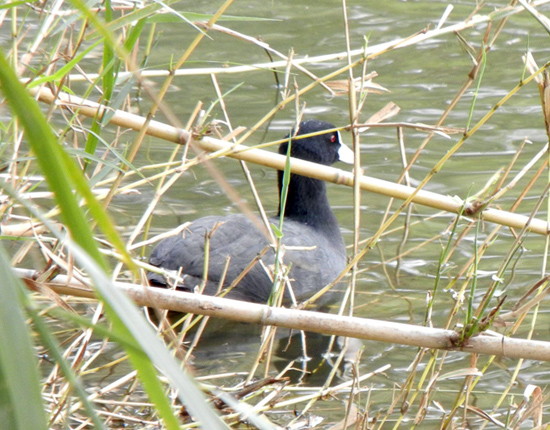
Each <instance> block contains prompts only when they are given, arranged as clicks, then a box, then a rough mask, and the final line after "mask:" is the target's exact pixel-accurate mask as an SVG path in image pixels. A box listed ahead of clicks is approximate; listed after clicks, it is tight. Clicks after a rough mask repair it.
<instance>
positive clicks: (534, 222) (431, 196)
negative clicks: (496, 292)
mask: <svg viewBox="0 0 550 430" xmlns="http://www.w3.org/2000/svg"><path fill="white" fill-rule="evenodd" d="M30 92H31V94H33V95H36V96H38V98H39V100H41V101H43V102H46V103H50V104H53V103H56V104H59V105H61V106H72V107H73V108H76V109H78V111H79V113H81V114H83V115H86V116H92V117H93V116H95V115H96V113H97V110H98V109H100V110H103V109H104V107H103V106H100V105H98V104H97V103H93V102H90V101H86V100H83V99H81V98H79V97H75V96H71V95H68V94H63V93H60V94H58V97H57V99H56V97H55V95H54V94H53V93H52V92H51V91H50V90H49V89H46V88H42V89H35V88H33V89H31V90H30ZM111 123H112V124H114V125H119V126H124V127H127V128H132V129H134V130H141V129H142V127H143V125H144V124H145V123H146V122H145V119H144V118H143V117H140V116H138V115H133V114H130V113H127V112H122V111H116V112H115V114H114V115H113V118H112V119H111ZM147 134H149V135H151V136H155V137H158V138H161V139H165V140H168V141H171V142H175V143H180V144H181V143H184V142H187V141H188V139H189V138H190V135H189V133H187V132H185V131H184V130H181V129H177V128H174V127H172V126H168V125H165V124H162V123H160V122H157V121H150V122H149V124H148V127H147ZM194 143H196V144H197V145H198V146H199V147H200V148H202V149H204V150H206V151H209V152H212V153H213V154H215V155H216V156H219V155H226V156H229V157H232V158H238V159H239V160H243V161H248V162H251V163H256V164H261V165H263V166H266V167H271V168H274V169H279V170H284V165H285V160H286V158H285V157H284V156H282V155H279V154H274V153H271V152H267V151H264V150H261V149H254V148H250V147H247V146H244V145H232V144H230V143H227V142H224V141H222V140H218V139H214V138H211V137H208V136H204V137H202V138H201V139H200V140H195V141H194ZM291 168H292V172H293V173H297V174H301V175H304V176H311V177H313V178H317V179H322V180H325V181H328V182H333V183H336V184H342V185H347V186H350V187H352V186H353V174H351V173H348V172H344V171H342V170H340V169H336V168H333V167H326V166H319V165H317V164H315V163H310V162H307V161H304V160H294V159H293V160H292V163H291ZM360 183H361V189H362V190H363V191H370V192H374V193H377V194H383V195H386V196H391V197H395V198H398V199H401V200H408V199H410V198H411V196H412V195H414V198H413V199H412V202H414V203H417V204H421V205H425V206H429V207H431V208H434V209H439V210H444V211H447V212H454V213H458V212H460V210H461V209H462V207H463V205H464V202H463V201H461V200H460V199H459V198H453V197H449V196H443V195H440V194H437V193H434V192H431V191H425V190H420V191H417V190H416V189H415V188H412V187H407V186H405V185H401V184H394V183H392V182H389V181H384V180H381V179H376V178H371V177H368V176H361V177H360ZM468 208H469V209H470V210H471V211H473V214H475V212H476V210H475V208H474V207H473V206H471V205H469V204H466V209H468ZM479 215H480V216H481V219H483V220H484V221H489V222H494V223H497V224H501V225H504V226H507V227H511V228H519V229H521V228H524V227H526V226H527V229H528V230H529V231H532V232H534V233H538V234H543V235H547V234H548V232H549V229H548V224H547V223H546V222H545V221H542V220H539V219H536V218H533V219H530V217H528V216H525V215H520V214H515V213H511V212H507V211H502V210H498V209H492V208H488V209H485V210H483V211H482V212H481V213H480V214H479Z"/></svg>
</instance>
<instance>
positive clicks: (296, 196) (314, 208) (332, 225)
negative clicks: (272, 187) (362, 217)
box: [279, 171, 340, 235]
mask: <svg viewBox="0 0 550 430" xmlns="http://www.w3.org/2000/svg"><path fill="white" fill-rule="evenodd" d="M282 177H283V174H282V172H281V171H279V193H280V192H281V189H282ZM279 215H280V204H279ZM285 219H291V220H293V221H298V222H302V223H304V224H307V225H309V226H311V227H313V228H316V229H320V230H322V231H324V232H326V233H328V234H337V235H340V229H339V227H338V222H337V221H336V217H335V216H334V214H333V213H332V210H331V209H330V204H329V201H328V198H327V193H326V185H325V182H324V181H320V180H318V179H313V178H308V177H306V176H300V175H295V174H293V175H291V177H290V184H289V186H288V195H287V200H286V206H285Z"/></svg>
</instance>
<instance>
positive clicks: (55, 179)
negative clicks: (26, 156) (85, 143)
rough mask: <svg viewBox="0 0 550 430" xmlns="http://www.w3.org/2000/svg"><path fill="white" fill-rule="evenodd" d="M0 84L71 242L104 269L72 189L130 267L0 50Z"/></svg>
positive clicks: (105, 217)
mask: <svg viewBox="0 0 550 430" xmlns="http://www.w3.org/2000/svg"><path fill="white" fill-rule="evenodd" d="M0 85H1V90H2V93H3V94H4V95H5V97H6V99H7V101H8V102H9V105H10V107H11V108H12V110H13V112H14V114H15V115H16V116H17V117H18V119H19V121H20V122H21V124H22V125H23V128H24V129H25V133H26V137H27V140H28V142H29V144H30V146H31V148H32V150H33V151H34V153H35V154H36V159H37V162H38V164H39V166H40V168H41V170H42V172H43V173H44V176H45V177H46V180H47V182H48V185H49V187H50V189H51V191H53V192H54V194H55V200H56V202H57V204H58V205H59V207H60V208H61V216H62V219H63V222H64V223H65V225H66V226H67V227H68V229H69V231H70V232H71V235H72V237H73V239H74V240H75V242H76V243H78V244H79V245H80V246H81V247H82V248H84V249H85V250H86V252H87V253H89V254H90V255H91V256H92V257H93V258H94V260H95V261H97V262H98V264H99V265H100V266H101V267H102V268H103V269H104V270H107V264H106V262H105V259H104V257H103V256H102V254H101V253H100V252H99V250H98V248H97V245H96V242H95V240H94V238H93V235H92V231H91V228H90V223H89V220H88V219H87V218H86V216H84V213H83V211H82V209H81V207H80V205H79V203H78V200H77V198H76V196H75V195H74V189H76V190H77V191H78V192H79V193H80V194H81V195H82V196H83V197H84V199H85V200H86V203H87V205H88V209H89V211H90V215H91V216H92V217H93V219H94V221H95V222H97V224H98V225H99V227H100V228H101V230H102V231H103V233H104V234H105V236H107V239H108V240H110V241H111V243H112V244H113V245H114V246H115V247H116V248H117V250H118V251H119V252H120V253H121V254H122V255H123V256H124V258H125V262H126V264H128V265H129V266H130V267H133V266H134V264H133V262H132V260H131V258H130V256H129V255H128V253H127V251H126V249H125V247H124V244H123V243H122V241H121V240H120V237H119V236H118V233H117V231H116V229H115V227H114V224H113V223H112V222H111V220H110V218H109V216H108V215H107V213H106V212H105V210H104V209H103V207H102V206H101V205H100V204H99V202H98V201H97V199H96V198H95V196H94V195H93V193H92V191H91V190H90V187H89V186H88V182H87V180H86V178H85V177H84V175H83V173H82V172H81V171H80V170H79V169H78V167H77V166H76V165H75V163H74V162H73V160H71V159H70V157H69V156H68V154H67V153H66V152H65V151H64V150H63V149H62V147H61V146H60V145H59V144H58V142H57V139H56V137H55V135H54V133H53V131H52V129H51V127H50V125H49V124H48V123H47V122H46V120H45V118H44V116H43V114H42V112H41V111H40V108H39V106H38V103H37V102H36V100H34V99H32V98H31V97H29V95H28V94H27V92H26V90H25V88H24V87H23V85H22V84H21V83H20V82H19V80H18V79H17V77H16V75H15V73H14V72H13V70H12V69H11V67H10V65H9V63H8V61H7V60H6V58H5V57H4V55H3V53H2V51H0Z"/></svg>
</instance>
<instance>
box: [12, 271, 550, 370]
mask: <svg viewBox="0 0 550 430" xmlns="http://www.w3.org/2000/svg"><path fill="white" fill-rule="evenodd" d="M13 270H14V272H15V273H16V274H17V275H18V276H20V277H21V278H23V279H24V280H27V283H28V285H29V286H30V287H31V288H33V287H34V285H35V281H33V279H36V278H37V277H38V276H39V272H37V271H34V270H26V269H13ZM114 284H115V285H116V286H117V288H120V289H121V290H122V291H124V292H125V293H126V294H127V295H128V296H129V297H130V298H132V300H133V301H134V302H135V303H136V304H137V305H139V306H148V307H153V308H160V309H168V310H172V311H176V312H188V313H193V314H201V315H208V316H212V317H217V318H224V319H228V320H232V321H239V322H246V323H251V324H261V325H270V326H276V327H284V328H290V329H296V330H305V331H310V332H315V333H322V334H327V335H336V336H346V337H355V338H359V339H366V340H374V341H380V342H390V343H398V344H402V345H409V346H417V347H420V348H430V349H444V350H453V351H463V352H468V353H480V354H489V355H498V356H503V357H511V358H523V359H533V360H542V361H550V342H543V341H536V340H527V339H514V338H509V337H504V336H502V335H500V334H495V335H487V334H483V335H479V336H475V337H472V338H470V339H467V340H466V341H465V343H464V344H463V345H461V346H457V341H458V340H459V338H460V335H459V334H458V333H457V332H455V331H453V330H444V329H436V328H430V327H424V326H415V325H410V324H402V323H395V322H389V321H380V320H373V319H368V318H358V317H346V316H340V315H334V314H327V313H324V312H314V311H304V310H298V309H287V308H276V307H270V306H267V305H260V304H256V303H248V302H243V301H240V300H231V299H224V298H220V297H212V296H205V295H200V294H194V293H186V292H182V291H172V290H167V289H164V288H148V287H144V286H142V285H136V284H130V283H124V282H114ZM40 285H44V286H47V287H48V288H50V289H52V290H53V291H55V292H56V293H58V294H66V295H71V296H78V297H87V298H95V295H94V292H93V290H92V289H91V288H89V287H87V286H85V285H83V284H82V283H81V282H78V281H75V280H71V278H69V277H67V276H65V275H57V276H56V277H55V278H54V279H53V280H52V281H50V282H48V283H45V284H40Z"/></svg>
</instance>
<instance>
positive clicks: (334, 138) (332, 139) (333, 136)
mask: <svg viewBox="0 0 550 430" xmlns="http://www.w3.org/2000/svg"><path fill="white" fill-rule="evenodd" d="M337 140H338V138H337V137H336V135H335V134H333V135H332V136H331V137H330V141H331V142H332V143H336V141H337Z"/></svg>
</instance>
